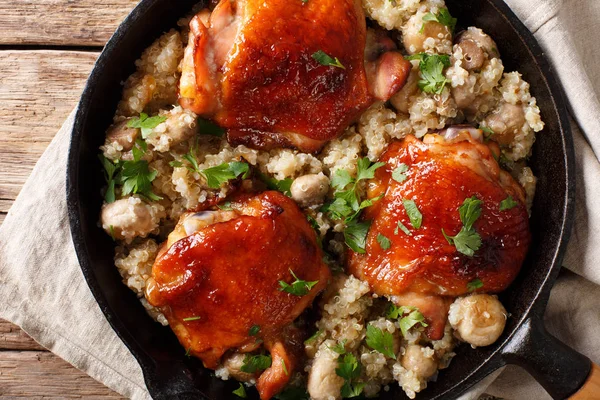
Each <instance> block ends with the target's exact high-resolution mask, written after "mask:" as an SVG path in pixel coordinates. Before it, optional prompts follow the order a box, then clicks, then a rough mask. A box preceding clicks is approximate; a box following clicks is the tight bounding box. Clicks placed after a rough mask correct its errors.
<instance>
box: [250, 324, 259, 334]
mask: <svg viewBox="0 0 600 400" xmlns="http://www.w3.org/2000/svg"><path fill="white" fill-rule="evenodd" d="M258 332H260V326H258V325H252V326H251V327H250V329H249V330H248V336H256V335H258Z"/></svg>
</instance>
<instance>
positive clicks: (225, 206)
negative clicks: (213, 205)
mask: <svg viewBox="0 0 600 400" xmlns="http://www.w3.org/2000/svg"><path fill="white" fill-rule="evenodd" d="M217 207H218V208H219V210H223V211H231V210H233V207H231V202H230V201H226V202H225V203H223V204H217Z"/></svg>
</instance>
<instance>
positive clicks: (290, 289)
mask: <svg viewBox="0 0 600 400" xmlns="http://www.w3.org/2000/svg"><path fill="white" fill-rule="evenodd" d="M290 273H291V274H292V276H293V277H294V279H295V281H294V282H292V284H291V285H290V284H288V283H286V282H285V281H279V286H280V288H279V290H280V291H282V292H286V293H289V294H293V295H294V296H306V295H307V294H308V292H310V290H311V289H312V288H313V287H314V286H315V285H316V284H317V283H319V281H312V282H307V281H304V280H302V279H298V277H297V276H296V274H294V271H292V270H291V269H290Z"/></svg>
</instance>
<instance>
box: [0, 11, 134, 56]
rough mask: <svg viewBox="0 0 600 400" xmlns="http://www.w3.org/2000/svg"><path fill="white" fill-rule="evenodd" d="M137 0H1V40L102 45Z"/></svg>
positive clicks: (39, 43) (4, 43) (8, 43)
mask: <svg viewBox="0 0 600 400" xmlns="http://www.w3.org/2000/svg"><path fill="white" fill-rule="evenodd" d="M137 3H138V1H137V0H102V1H101V2H98V1H95V0H3V1H1V2H0V26H2V29H1V30H0V44H3V45H23V44H28V45H32V44H33V45H58V46H103V45H104V44H105V43H106V41H107V40H108V39H109V38H110V36H111V35H112V33H113V32H114V31H115V29H116V28H117V26H118V25H119V23H120V22H121V21H122V20H123V19H124V18H125V17H126V16H127V14H128V13H129V12H130V11H131V10H132V9H133V8H134V7H135V5H136V4H137Z"/></svg>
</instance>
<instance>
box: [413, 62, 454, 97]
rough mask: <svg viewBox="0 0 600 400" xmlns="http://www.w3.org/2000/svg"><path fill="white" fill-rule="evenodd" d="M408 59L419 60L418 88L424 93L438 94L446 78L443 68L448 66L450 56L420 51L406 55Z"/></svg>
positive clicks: (442, 88)
mask: <svg viewBox="0 0 600 400" xmlns="http://www.w3.org/2000/svg"><path fill="white" fill-rule="evenodd" d="M407 59H408V60H419V69H420V71H421V78H422V79H421V80H419V82H418V86H419V89H421V90H422V91H423V92H425V93H435V94H440V93H442V91H443V90H444V86H445V85H446V84H447V83H448V80H447V79H446V77H445V76H444V73H443V72H444V68H446V67H449V66H450V56H448V55H446V54H427V53H420V54H415V55H412V56H409V57H407Z"/></svg>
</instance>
